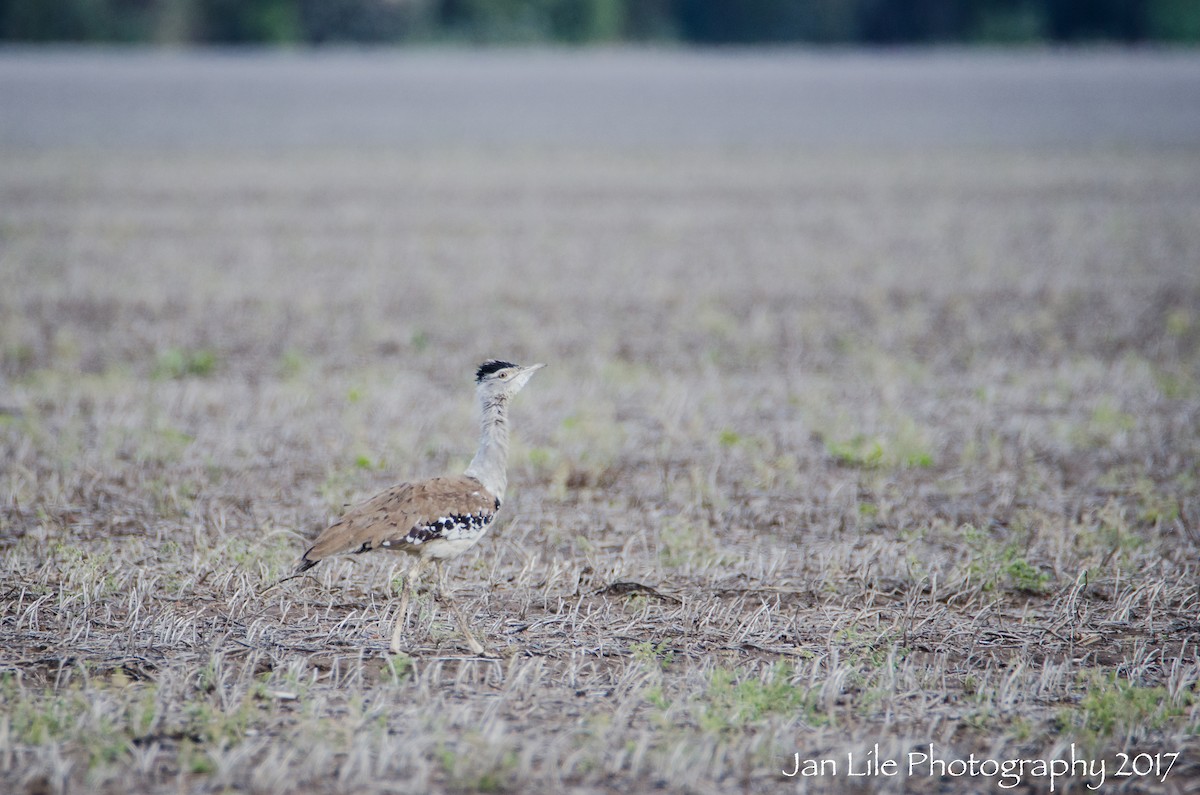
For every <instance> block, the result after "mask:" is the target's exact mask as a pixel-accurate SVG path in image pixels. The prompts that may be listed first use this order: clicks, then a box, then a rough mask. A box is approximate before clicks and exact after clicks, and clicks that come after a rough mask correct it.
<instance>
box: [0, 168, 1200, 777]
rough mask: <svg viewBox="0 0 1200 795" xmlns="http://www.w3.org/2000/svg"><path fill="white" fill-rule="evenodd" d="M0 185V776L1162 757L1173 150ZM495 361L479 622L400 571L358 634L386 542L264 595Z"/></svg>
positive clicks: (393, 570) (448, 465)
mask: <svg viewBox="0 0 1200 795" xmlns="http://www.w3.org/2000/svg"><path fill="white" fill-rule="evenodd" d="M0 207H2V208H3V217H2V218H0V281H2V283H3V289H2V291H0V357H2V359H0V379H2V380H0V461H2V463H0V467H2V469H0V572H2V574H3V577H2V580H0V705H2V712H0V791H3V792H13V793H21V794H22V795H42V794H43V793H80V792H91V793H97V794H98V795H108V794H109V793H114V794H115V793H135V792H151V793H223V792H254V793H291V792H297V793H299V792H319V793H407V792H413V793H419V792H547V793H550V792H573V793H608V792H625V793H633V792H644V791H658V790H662V791H672V792H674V791H678V792H694V793H718V792H721V793H724V792H843V791H845V792H875V791H883V792H900V791H902V790H903V791H915V792H957V791H1015V792H1042V791H1048V790H1050V789H1051V788H1053V791H1054V792H1086V791H1091V790H1090V789H1085V788H1084V787H1085V785H1086V784H1090V785H1091V786H1092V787H1096V788H1099V790H1100V791H1102V792H1195V791H1197V786H1198V785H1197V781H1198V780H1200V695H1198V693H1197V679H1198V678H1200V578H1198V574H1200V572H1198V561H1200V499H1198V496H1200V489H1198V486H1197V482H1198V478H1200V471H1198V465H1197V462H1198V461H1200V267H1197V263H1200V225H1198V224H1197V222H1196V220H1197V218H1200V157H1197V151H1196V149H1194V148H1191V147H1180V146H1174V147H1159V146H1145V147H1122V148H1115V149H1114V148H1100V149H1095V150H1088V151H1084V152H1074V153H1071V152H1068V151H1066V150H1063V149H1060V148H1054V147H1050V148H1020V147H1009V148H1002V149H998V148H970V147H950V148H941V149H936V150H928V149H911V148H909V149H905V150H902V151H900V150H895V151H879V150H875V149H871V148H869V147H859V148H847V149H838V148H830V147H826V148H823V149H820V150H807V149H804V148H802V147H772V146H766V145H761V146H754V147H746V148H736V147H732V148H730V147H706V146H699V145H697V146H689V147H681V148H670V147H665V146H646V147H641V148H639V147H626V148H622V149H613V148H609V149H606V148H602V147H590V146H585V145H573V146H559V147H554V148H551V149H548V150H536V149H533V148H528V147H519V146H514V147H507V148H488V147H484V146H476V147H451V148H444V149H438V148H429V147H424V148H414V149H411V150H403V149H397V148H364V149H340V150H339V149H330V148H326V147H316V148H303V147H301V148H292V149H287V150H284V151H279V152H275V153H267V152H263V151H253V152H251V151H230V150H221V151H214V150H205V149H199V150H189V151H174V152H172V153H169V154H168V153H165V152H155V151H148V152H143V151H136V150H135V149H128V150H122V149H120V148H118V149H115V150H104V151H89V150H86V149H80V148H78V147H64V148H49V149H37V148H32V149H29V148H24V149H13V148H9V149H5V150H0ZM490 356H501V357H505V358H511V359H513V360H514V361H521V362H529V361H544V362H548V363H549V367H547V368H546V370H544V371H542V372H540V373H539V374H538V375H537V376H536V378H535V379H534V380H533V381H532V382H531V384H530V385H529V386H528V387H527V388H526V389H525V391H524V392H522V394H521V395H520V396H519V397H518V398H517V399H516V402H515V405H514V407H513V417H512V419H513V427H514V448H513V457H512V461H511V465H510V473H509V481H510V487H509V488H510V493H509V499H508V502H507V504H506V505H505V508H504V510H503V512H502V514H501V519H500V520H499V521H498V523H497V525H496V526H494V527H493V529H492V530H491V532H490V534H489V535H488V537H486V538H485V539H484V541H483V542H481V544H480V545H479V546H478V547H477V548H476V549H475V550H473V551H472V552H470V553H468V554H467V555H466V556H464V557H463V558H462V559H460V561H459V562H458V563H457V564H456V565H455V566H453V567H452V568H451V577H450V586H451V588H452V589H453V591H454V593H455V594H456V595H457V597H458V599H459V600H460V602H461V604H463V606H464V607H465V608H466V610H467V612H468V614H472V615H474V623H475V626H476V628H477V629H478V630H479V632H480V633H481V636H483V637H485V638H486V642H487V643H488V645H489V646H490V648H491V650H492V651H493V652H494V653H495V655H496V658H495V659H481V658H476V657H473V656H471V655H470V654H469V653H467V652H466V650H465V646H464V645H463V644H462V642H461V638H460V636H459V635H458V633H457V631H456V629H455V627H454V624H453V621H452V619H451V617H450V615H449V612H448V611H447V610H446V609H445V608H444V607H442V606H439V605H437V604H435V603H434V601H433V599H432V596H431V594H428V593H422V594H420V595H419V597H418V601H417V610H416V611H415V614H416V620H415V621H414V622H412V625H413V626H414V627H415V629H414V631H412V632H411V633H410V636H409V643H410V650H409V651H408V653H407V654H403V655H399V656H392V655H390V654H389V653H388V651H387V638H388V631H389V629H390V621H391V619H392V616H393V611H394V609H395V606H396V604H395V603H396V594H397V593H398V592H399V587H400V584H401V582H402V577H403V573H404V570H405V565H406V561H405V560H402V559H399V558H397V557H395V556H390V555H387V554H372V555H364V556H356V557H353V558H351V559H345V560H340V561H337V562H335V563H334V564H333V565H325V564H323V565H321V566H320V567H318V568H316V569H313V570H312V571H311V572H310V574H309V575H308V576H306V577H304V578H300V579H295V580H291V581H289V582H286V583H284V584H282V585H281V586H279V587H278V588H274V589H270V590H267V589H268V588H269V586H271V585H272V584H273V583H275V582H277V581H278V580H279V579H280V578H281V577H283V576H285V575H287V574H288V573H290V572H291V569H292V567H293V565H294V563H295V560H296V558H297V557H298V556H299V554H300V553H301V552H302V551H303V549H304V547H305V543H306V541H307V540H308V539H310V538H312V537H313V536H314V535H315V534H316V533H317V532H318V531H319V530H320V529H321V528H322V527H323V526H324V525H325V524H326V523H327V522H329V521H330V520H332V519H333V518H335V517H336V516H337V514H338V510H339V508H340V506H341V505H343V504H344V503H346V502H349V501H352V500H355V499H358V498H361V497H366V496H369V495H370V494H372V493H373V492H374V491H376V490H378V489H380V488H383V487H385V486H387V485H390V484H391V483H393V482H395V481H396V480H399V479H405V478H414V477H424V476H431V475H437V474H443V473H447V472H457V471H461V469H462V468H463V467H464V466H465V464H466V463H467V461H468V460H469V458H470V456H471V454H472V452H473V450H474V440H475V434H476V426H475V417H474V410H475V407H474V405H473V398H472V394H471V374H472V371H473V368H474V366H475V365H476V364H477V363H478V362H479V361H480V360H482V359H484V358H487V357H490ZM921 755H926V756H927V757H932V759H928V758H925V759H923V758H922V756H921ZM1051 760H1060V762H1061V763H1062V764H1068V763H1071V761H1072V760H1075V764H1074V767H1073V768H1072V769H1071V770H1070V771H1069V772H1068V773H1066V774H1064V773H1063V770H1062V769H1061V768H1060V767H1059V766H1058V765H1057V764H1056V765H1051V764H1050V761H1051ZM1064 760H1065V761H1064ZM891 763H894V765H895V766H894V767H893V766H892V764H891ZM1039 764H1041V767H1039ZM939 765H940V767H939ZM1101 765H1103V769H1102V768H1101ZM1083 766H1086V767H1087V770H1086V775H1081V773H1083V772H1085V771H1084V767H1083ZM1168 768H1169V769H1168ZM793 772H796V773H797V775H794V776H793V775H788V774H791V773H793ZM806 773H821V775H806ZM865 773H872V774H873V775H862V774H865ZM943 773H944V775H943ZM1052 774H1053V777H1052ZM1122 774H1129V775H1122ZM1102 777H1103V782H1102V783H1101V779H1102Z"/></svg>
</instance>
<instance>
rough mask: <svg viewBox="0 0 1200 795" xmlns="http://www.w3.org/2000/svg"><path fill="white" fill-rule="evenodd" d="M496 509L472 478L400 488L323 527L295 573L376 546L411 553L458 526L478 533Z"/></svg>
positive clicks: (491, 498) (437, 480)
mask: <svg viewBox="0 0 1200 795" xmlns="http://www.w3.org/2000/svg"><path fill="white" fill-rule="evenodd" d="M499 508H500V501H499V500H498V499H496V498H495V497H494V496H493V495H492V494H491V493H489V492H488V490H487V489H485V488H484V487H483V485H482V484H480V482H479V481H478V480H475V479H474V478H469V477H465V476H459V477H443V478H432V479H431V480H423V481H420V482H418V483H401V484H399V485H397V486H393V487H392V488H390V489H388V490H387V491H384V492H381V493H380V494H377V495H375V496H374V497H372V498H371V499H369V500H367V501H366V502H364V503H361V504H360V505H357V506H355V507H353V508H351V509H350V510H349V511H347V512H346V514H345V515H344V516H342V518H341V519H339V520H338V521H337V522H335V523H333V524H332V525H330V526H329V527H327V528H325V530H323V531H322V532H321V534H320V535H319V536H317V540H316V541H315V542H314V543H313V545H312V547H310V548H309V550H308V551H307V552H305V553H304V556H303V557H302V558H301V559H300V565H299V567H298V569H297V571H298V572H302V571H305V570H307V569H310V568H312V567H313V566H315V565H316V564H317V563H318V562H319V561H321V560H323V559H324V558H327V557H330V556H331V555H339V554H342V553H344V552H367V551H369V550H372V549H379V548H380V547H387V548H389V549H397V550H403V551H408V552H415V551H416V548H417V547H419V546H420V545H421V544H422V543H424V542H425V541H429V540H431V539H434V538H439V537H444V536H445V534H447V533H451V532H454V531H455V529H456V528H459V527H463V526H467V527H478V528H479V529H480V532H482V528H483V527H486V526H487V524H488V523H489V522H490V521H491V518H492V516H493V515H494V514H495V513H496V511H497V510H499Z"/></svg>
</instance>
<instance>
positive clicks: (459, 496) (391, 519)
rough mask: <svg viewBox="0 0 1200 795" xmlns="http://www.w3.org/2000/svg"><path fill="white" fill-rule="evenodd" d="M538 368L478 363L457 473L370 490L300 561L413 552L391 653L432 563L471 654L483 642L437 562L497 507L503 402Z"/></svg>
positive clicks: (468, 539) (503, 458) (504, 447)
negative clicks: (473, 438)
mask: <svg viewBox="0 0 1200 795" xmlns="http://www.w3.org/2000/svg"><path fill="white" fill-rule="evenodd" d="M542 367H545V365H544V364H534V365H530V366H528V367H521V366H519V365H515V364H512V363H511V362H503V361H499V360H497V359H489V360H488V361H486V362H484V363H483V364H481V365H480V366H479V369H478V370H477V371H476V373H475V384H476V387H475V391H476V394H477V395H478V397H479V406H480V415H481V416H480V423H479V424H480V429H479V450H478V451H477V452H476V453H475V457H474V458H473V459H472V460H471V464H470V466H468V467H467V471H466V472H464V473H463V474H462V475H459V476H457V477H453V476H452V477H440V478H432V479H430V480H421V481H417V482H415V483H400V484H399V485H396V486H393V487H392V488H390V489H388V490H387V491H384V492H382V493H380V494H377V495H375V496H374V497H372V498H371V499H369V500H367V501H366V502H364V503H361V504H359V505H357V506H355V507H353V508H351V509H350V510H348V511H347V512H346V514H345V515H344V516H343V517H342V518H341V519H339V520H338V521H337V522H335V523H334V524H332V525H330V526H329V527H327V528H325V530H323V531H322V532H321V534H320V535H319V536H317V540H316V541H315V542H314V543H313V545H312V546H311V547H310V548H309V549H308V551H307V552H305V553H304V555H303V556H302V557H301V558H300V565H299V566H298V568H297V571H296V573H297V574H299V573H300V572H303V571H306V570H307V569H310V568H312V567H313V566H315V565H317V563H319V562H321V561H322V560H324V559H325V558H328V557H330V556H332V555H339V554H342V553H345V552H369V551H371V550H373V549H390V550H395V551H397V552H407V553H408V554H410V555H414V556H416V558H417V560H416V562H415V563H414V564H413V565H412V567H411V570H410V571H409V572H408V573H407V574H406V575H405V577H404V588H403V591H402V592H401V596H400V610H399V612H398V614H397V616H396V627H395V629H394V630H393V631H392V651H393V652H399V651H400V638H401V635H402V634H403V631H404V623H405V618H406V617H407V613H408V602H409V598H410V597H411V596H412V591H413V584H414V581H415V580H416V579H417V578H418V577H420V575H421V570H422V569H423V568H424V567H425V564H426V563H427V562H429V561H432V562H433V565H434V566H435V567H436V569H437V571H436V574H437V587H438V592H439V594H440V595H441V597H442V599H444V600H445V601H446V603H447V604H449V605H450V609H451V611H453V613H454V617H455V618H456V619H457V620H458V625H459V628H460V629H461V630H462V633H463V635H465V636H466V639H467V644H468V645H469V646H470V648H471V651H472V652H474V653H475V654H482V653H483V644H481V643H480V642H479V641H478V640H476V639H475V636H474V635H473V634H471V628H470V626H468V624H467V620H466V618H464V617H463V614H462V611H460V610H459V609H458V605H456V604H455V603H454V601H453V600H452V599H450V597H449V596H448V595H446V594H443V593H441V591H442V579H443V577H442V563H443V562H444V561H446V560H449V559H450V558H453V557H456V556H458V555H461V554H462V553H463V552H465V551H467V550H468V549H470V548H471V547H472V546H474V545H475V542H477V541H478V540H479V539H480V538H482V537H483V534H484V533H486V532H487V529H488V527H489V525H491V523H492V519H494V518H495V516H496V512H497V511H499V510H500V505H501V504H502V503H503V501H504V489H505V487H506V486H507V485H508V475H507V472H506V468H507V464H508V401H509V400H510V399H511V398H512V396H513V395H515V394H517V392H519V391H521V387H523V386H525V384H526V382H528V381H529V379H530V378H531V377H532V376H533V374H534V373H535V372H536V371H538V370H540V369H541V368H542Z"/></svg>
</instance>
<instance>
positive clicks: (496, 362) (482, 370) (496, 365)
mask: <svg viewBox="0 0 1200 795" xmlns="http://www.w3.org/2000/svg"><path fill="white" fill-rule="evenodd" d="M505 367H516V365H515V364H513V363H512V362H505V361H502V360H500V359H488V360H487V361H486V362H484V363H483V364H481V365H479V369H478V370H476V371H475V383H479V382H480V381H482V380H483V377H484V376H485V375H491V374H492V373H494V372H496V371H497V370H503V369H504V368H505Z"/></svg>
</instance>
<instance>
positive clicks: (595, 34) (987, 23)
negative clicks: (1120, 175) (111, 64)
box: [0, 0, 1200, 44]
mask: <svg viewBox="0 0 1200 795" xmlns="http://www.w3.org/2000/svg"><path fill="white" fill-rule="evenodd" d="M0 40H4V41H23V42H49V41H74V42H86V41H90V42H157V43H209V44H241V43H262V44H274V43H308V44H320V43H323V42H374V43H380V42H438V41H447V42H456V41H457V42H476V43H532V42H559V43H567V44H580V43H597V42H619V41H632V42H653V41H678V42H684V43H693V44H758V43H771V44H780V43H790V42H805V43H851V44H912V43H975V42H982V43H1021V42H1043V41H1047V42H1083V41H1120V42H1141V41H1164V42H1185V43H1193V44H1194V43H1198V42H1200V0H0Z"/></svg>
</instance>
